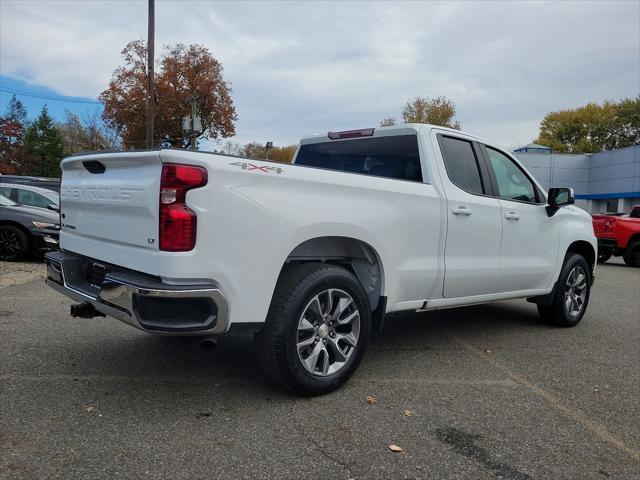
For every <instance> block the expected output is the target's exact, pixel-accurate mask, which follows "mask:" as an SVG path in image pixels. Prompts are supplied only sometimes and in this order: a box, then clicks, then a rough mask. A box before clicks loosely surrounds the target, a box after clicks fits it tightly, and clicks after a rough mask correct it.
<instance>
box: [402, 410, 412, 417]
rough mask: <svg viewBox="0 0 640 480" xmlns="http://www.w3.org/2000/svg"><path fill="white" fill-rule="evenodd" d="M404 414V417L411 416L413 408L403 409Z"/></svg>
mask: <svg viewBox="0 0 640 480" xmlns="http://www.w3.org/2000/svg"><path fill="white" fill-rule="evenodd" d="M404 416H405V417H413V410H405V411H404Z"/></svg>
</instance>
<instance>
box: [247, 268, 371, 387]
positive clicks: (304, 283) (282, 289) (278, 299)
mask: <svg viewBox="0 0 640 480" xmlns="http://www.w3.org/2000/svg"><path fill="white" fill-rule="evenodd" d="M370 333H371V311H370V309H369V302H368V299H367V295H366V293H365V291H364V289H363V287H362V285H361V284H360V282H359V281H358V279H357V278H356V277H355V276H354V275H353V274H352V273H351V272H349V271H348V270H346V269H344V268H341V267H338V266H334V265H326V264H321V263H307V264H299V265H293V266H291V267H286V269H285V270H284V271H283V272H282V274H281V275H280V279H279V280H278V285H277V287H276V292H275V294H274V296H273V300H272V301H271V306H270V308H269V313H268V315H267V321H266V323H265V326H264V328H263V330H262V331H261V332H260V333H259V334H258V336H257V341H258V352H259V356H260V360H261V363H262V366H263V368H264V369H265V370H266V372H267V374H268V375H269V376H270V377H271V378H272V379H273V380H275V381H276V382H277V383H279V384H281V385H282V386H284V387H285V388H287V389H289V390H291V391H293V392H295V393H298V394H301V395H322V394H324V393H328V392H331V391H333V390H335V389H337V388H339V387H341V386H342V385H343V384H344V383H345V382H346V381H347V380H348V379H349V378H350V377H351V375H353V373H354V372H355V370H356V369H357V368H358V365H359V364H360V361H361V360H362V357H363V356H364V353H365V350H366V348H367V344H368V342H369V336H370Z"/></svg>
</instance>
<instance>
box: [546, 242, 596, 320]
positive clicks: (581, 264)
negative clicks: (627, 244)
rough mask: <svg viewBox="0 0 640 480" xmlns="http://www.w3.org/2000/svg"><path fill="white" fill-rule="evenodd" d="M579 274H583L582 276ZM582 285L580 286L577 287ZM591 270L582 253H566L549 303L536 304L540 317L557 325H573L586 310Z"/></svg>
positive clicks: (589, 292)
mask: <svg viewBox="0 0 640 480" xmlns="http://www.w3.org/2000/svg"><path fill="white" fill-rule="evenodd" d="M581 275H584V277H583V278H582V277H581ZM579 287H582V288H579ZM590 294H591V270H590V269H589V265H588V264H587V261H586V260H585V259H584V257H583V256H582V255H578V254H576V253H570V254H568V255H567V257H566V259H565V262H564V266H563V267H562V271H561V272H560V277H559V278H558V282H557V283H556V286H555V289H554V292H553V297H552V301H551V304H550V305H540V304H539V305H538V313H539V314H540V318H541V319H542V320H543V321H544V322H546V323H548V324H551V325H555V326H558V327H575V326H576V325H577V324H578V323H580V320H582V317H583V316H584V313H585V311H586V310H587V305H588V304H589V296H590Z"/></svg>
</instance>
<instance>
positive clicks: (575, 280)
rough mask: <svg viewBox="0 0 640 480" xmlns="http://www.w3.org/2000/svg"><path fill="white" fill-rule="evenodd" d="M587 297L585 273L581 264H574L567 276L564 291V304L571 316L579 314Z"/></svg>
mask: <svg viewBox="0 0 640 480" xmlns="http://www.w3.org/2000/svg"><path fill="white" fill-rule="evenodd" d="M586 299H587V274H586V273H585V271H584V269H583V268H582V267H581V266H578V265H576V266H575V267H573V268H572V269H571V271H570V272H569V275H568V276H567V282H566V284H565V293H564V306H565V309H566V311H567V313H568V314H569V315H570V316H572V317H577V316H578V315H580V313H581V312H582V310H583V308H584V303H585V301H586Z"/></svg>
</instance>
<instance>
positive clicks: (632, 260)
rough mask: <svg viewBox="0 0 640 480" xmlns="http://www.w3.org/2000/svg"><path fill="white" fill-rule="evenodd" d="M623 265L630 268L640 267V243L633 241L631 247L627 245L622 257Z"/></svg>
mask: <svg viewBox="0 0 640 480" xmlns="http://www.w3.org/2000/svg"><path fill="white" fill-rule="evenodd" d="M622 258H623V259H624V263H626V264H627V265H629V266H630V267H636V268H637V267H640V241H635V242H633V243H632V244H631V245H627V248H626V249H625V251H624V255H623V256H622Z"/></svg>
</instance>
